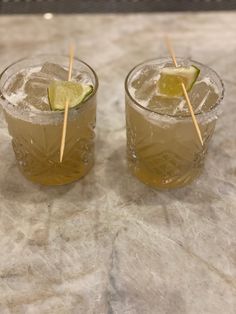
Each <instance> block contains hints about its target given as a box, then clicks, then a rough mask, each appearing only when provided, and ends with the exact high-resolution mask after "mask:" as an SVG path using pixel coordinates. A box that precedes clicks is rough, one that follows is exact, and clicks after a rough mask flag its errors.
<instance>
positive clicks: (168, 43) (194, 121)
mask: <svg viewBox="0 0 236 314" xmlns="http://www.w3.org/2000/svg"><path fill="white" fill-rule="evenodd" d="M165 42H166V47H167V49H168V51H169V53H170V55H171V58H172V60H173V63H174V65H175V67H176V68H177V67H178V64H177V61H176V57H175V52H174V49H173V47H172V44H171V41H170V39H169V37H168V36H166V37H165ZM181 86H182V90H183V93H184V97H185V99H186V102H187V105H188V108H189V111H190V113H191V117H192V120H193V124H194V126H195V129H196V132H197V135H198V138H199V140H200V142H201V144H202V146H203V139H202V134H201V131H200V128H199V125H198V123H197V119H196V117H195V114H194V110H193V107H192V104H191V102H190V99H189V97H188V93H187V90H186V87H185V85H184V83H183V82H182V83H181Z"/></svg>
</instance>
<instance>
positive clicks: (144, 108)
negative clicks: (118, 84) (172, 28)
mask: <svg viewBox="0 0 236 314" xmlns="http://www.w3.org/2000/svg"><path fill="white" fill-rule="evenodd" d="M176 60H179V61H184V60H187V61H190V62H193V63H194V64H196V65H200V66H201V67H204V68H205V69H208V70H209V71H210V72H212V73H213V74H214V75H215V76H216V77H217V79H218V80H219V82H220V85H221V93H220V94H219V98H218V99H217V101H216V103H215V105H214V106H213V107H212V108H211V109H210V110H208V111H207V112H198V113H195V114H194V115H195V116H197V117H203V116H206V115H209V114H211V113H212V112H214V111H215V110H216V109H217V108H218V107H219V105H220V103H221V102H222V100H223V98H224V94H225V86H224V82H223V80H222V79H221V77H220V76H219V74H218V73H217V72H216V71H215V70H213V69H212V68H211V67H209V66H207V65H205V64H203V63H201V62H198V61H195V60H193V59H191V58H183V57H182V58H181V57H176ZM153 61H163V62H164V61H165V62H168V61H171V62H172V63H173V61H172V58H171V57H160V58H151V59H147V60H145V61H143V62H140V63H138V64H137V65H135V66H134V67H133V68H132V69H131V70H130V71H129V72H128V74H127V75H126V78H125V83H124V85H125V92H126V95H127V96H128V97H129V98H130V99H131V100H132V102H133V103H134V104H135V105H136V106H138V107H139V108H141V109H143V110H146V111H147V112H151V113H153V114H156V115H159V116H162V117H169V118H172V119H187V118H190V117H191V114H190V113H189V114H187V115H186V114H185V115H181V114H178V115H174V114H166V113H161V112H157V111H154V110H152V109H150V108H147V107H144V106H143V105H141V104H140V103H139V102H138V101H137V100H136V99H135V98H134V97H133V96H132V95H131V93H130V91H129V86H128V80H129V79H130V77H131V75H132V74H133V73H134V72H135V70H136V69H137V68H138V67H140V66H142V65H145V64H148V63H151V62H153Z"/></svg>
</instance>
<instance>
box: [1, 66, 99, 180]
mask: <svg viewBox="0 0 236 314" xmlns="http://www.w3.org/2000/svg"><path fill="white" fill-rule="evenodd" d="M90 72H91V71H90ZM67 78H68V70H67V69H66V68H64V67H62V66H60V65H58V64H56V63H51V62H45V63H43V64H42V65H39V66H38V65H37V66H29V67H24V68H22V69H20V71H17V72H16V73H14V74H13V75H11V76H9V77H8V79H7V80H6V82H5V85H4V88H5V92H4V96H5V98H6V99H7V101H8V102H9V103H10V104H11V106H12V108H15V109H16V110H11V108H10V109H5V116H6V120H7V122H8V129H9V133H10V135H11V137H12V145H13V149H14V151H15V155H16V159H17V161H18V167H19V169H20V171H21V172H22V173H23V174H24V175H25V176H26V177H27V178H28V179H30V180H31V181H34V182H36V183H41V184H45V185H61V184H66V183H70V182H73V181H75V180H78V179H80V178H81V177H83V176H84V175H85V174H86V173H87V172H88V171H89V170H90V169H91V168H92V166H93V164H94V138H95V132H94V128H95V121H96V98H95V97H96V95H94V94H93V95H91V97H90V98H88V99H87V100H86V101H85V102H84V103H81V104H80V105H79V106H78V108H73V109H71V110H69V115H68V124H67V136H66V144H65V150H64V158H63V162H62V163H60V162H59V152H60V143H61V134H62V126H63V111H62V112H58V111H57V112H52V111H51V108H50V105H49V100H48V91H47V88H48V86H49V84H50V83H51V82H52V81H53V80H63V81H66V80H67ZM72 81H74V82H79V83H85V84H90V85H94V84H93V83H94V82H92V78H91V73H89V71H88V72H86V71H82V70H81V71H80V70H76V67H75V66H74V70H73V73H72ZM7 108H9V107H7ZM18 113H20V115H19V114H18Z"/></svg>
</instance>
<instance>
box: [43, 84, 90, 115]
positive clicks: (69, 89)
mask: <svg viewBox="0 0 236 314" xmlns="http://www.w3.org/2000/svg"><path fill="white" fill-rule="evenodd" d="M92 92H93V86H92V85H85V84H81V83H76V82H71V81H53V82H51V84H50V85H49V87H48V99H49V104H50V108H51V110H53V111H56V110H64V109H65V104H66V102H67V101H68V103H69V108H75V107H77V106H78V105H80V104H81V103H82V102H84V101H85V100H86V99H87V98H88V97H89V96H90V95H91V94H92Z"/></svg>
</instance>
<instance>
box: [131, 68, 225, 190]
mask: <svg viewBox="0 0 236 314" xmlns="http://www.w3.org/2000/svg"><path fill="white" fill-rule="evenodd" d="M165 66H169V64H166V63H164V64H162V65H161V66H160V65H159V64H155V63H154V64H153V63H152V64H144V65H143V66H142V67H138V68H137V69H136V70H134V71H133V72H131V74H130V76H129V77H128V80H127V84H128V86H127V87H126V88H127V89H128V91H129V94H126V125H127V156H128V166H129V168H130V170H131V172H132V173H133V174H134V175H135V176H136V177H138V178H139V179H140V180H141V181H142V182H144V183H146V184H148V185H151V186H153V187H157V188H161V189H162V188H164V189H165V188H176V187H181V186H184V185H186V184H188V183H190V182H191V181H193V179H194V178H196V177H197V176H198V175H199V174H200V173H201V171H202V168H203V164H204V157H205V154H206V151H207V148H208V143H209V140H210V138H211V136H212V134H213V132H214V128H215V123H216V118H217V116H216V115H215V116H214V115H212V116H211V117H210V118H206V119H199V117H200V116H204V113H208V112H210V111H211V110H212V108H214V107H215V105H216V102H217V100H218V99H219V91H218V88H217V86H216V84H215V82H214V80H213V79H212V77H211V75H209V76H208V75H205V74H204V75H200V76H199V78H198V79H197V81H196V82H195V84H194V85H193V87H192V89H191V91H189V93H188V94H189V97H190V100H191V103H192V106H193V108H194V111H195V114H197V115H196V117H197V119H198V124H199V127H200V130H201V134H202V137H203V141H204V145H203V147H202V146H201V143H200V141H199V139H198V136H197V134H196V130H195V128H194V126H193V122H192V119H191V117H190V113H189V110H188V107H187V104H186V101H185V99H184V98H183V97H167V96H164V95H161V94H160V93H159V91H158V80H159V78H160V71H161V69H162V68H163V67H165ZM171 66H173V65H171ZM147 109H148V110H147Z"/></svg>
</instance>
